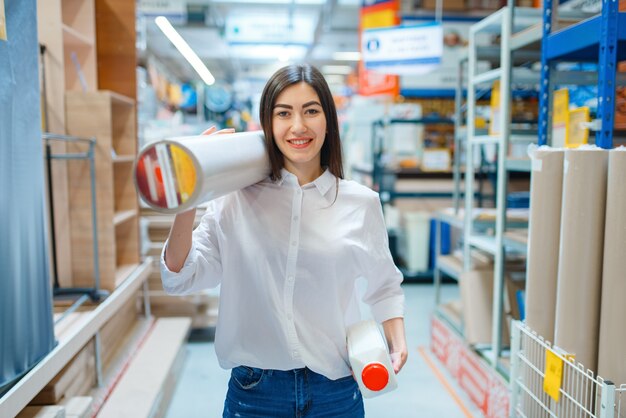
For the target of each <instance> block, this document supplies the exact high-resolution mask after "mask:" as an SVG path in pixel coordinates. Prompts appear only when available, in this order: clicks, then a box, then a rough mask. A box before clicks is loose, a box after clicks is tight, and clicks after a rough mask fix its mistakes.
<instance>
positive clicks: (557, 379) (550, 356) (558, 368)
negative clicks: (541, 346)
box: [543, 349, 563, 402]
mask: <svg viewBox="0 0 626 418" xmlns="http://www.w3.org/2000/svg"><path fill="white" fill-rule="evenodd" d="M562 382H563V359H562V358H560V357H559V356H558V355H556V354H555V353H554V352H552V351H551V350H549V349H546V370H545V373H544V377H543V390H544V392H546V393H547V394H548V396H550V397H551V398H552V399H554V401H555V402H558V401H559V396H560V389H561V384H562Z"/></svg>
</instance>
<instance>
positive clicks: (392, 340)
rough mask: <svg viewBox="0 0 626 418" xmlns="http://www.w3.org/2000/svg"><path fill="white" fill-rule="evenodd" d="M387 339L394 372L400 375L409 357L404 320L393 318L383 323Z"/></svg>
mask: <svg viewBox="0 0 626 418" xmlns="http://www.w3.org/2000/svg"><path fill="white" fill-rule="evenodd" d="M383 330H384V331H385V338H386V339H387V345H388V346H389V355H390V357H391V363H392V365H393V371H394V372H395V373H396V374H398V373H400V370H402V367H403V366H404V364H405V363H406V360H407V358H408V356H409V353H408V350H407V348H406V337H405V335H404V318H391V319H388V320H386V321H385V322H383Z"/></svg>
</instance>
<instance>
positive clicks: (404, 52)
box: [361, 22, 443, 75]
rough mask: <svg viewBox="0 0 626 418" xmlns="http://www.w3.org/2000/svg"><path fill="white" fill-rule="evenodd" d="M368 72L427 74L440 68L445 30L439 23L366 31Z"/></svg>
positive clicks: (363, 42)
mask: <svg viewBox="0 0 626 418" xmlns="http://www.w3.org/2000/svg"><path fill="white" fill-rule="evenodd" d="M361 53H362V57H363V62H364V64H365V68H366V69H368V70H373V71H377V72H381V73H385V74H399V75H407V74H426V73H429V72H431V71H433V70H435V69H436V68H438V67H439V66H440V65H441V57H442V55H443V30H442V27H441V24H439V23H435V22H432V23H426V24H422V25H418V26H395V27H389V28H380V29H368V30H365V31H363V36H362V38H361Z"/></svg>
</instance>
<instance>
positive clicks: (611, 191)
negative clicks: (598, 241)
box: [598, 148, 626, 417]
mask: <svg viewBox="0 0 626 418" xmlns="http://www.w3.org/2000/svg"><path fill="white" fill-rule="evenodd" d="M624 179H626V148H619V149H615V150H612V151H610V152H609V175H608V183H607V200H606V228H605V232H604V264H603V269H602V271H603V273H602V304H601V306H602V308H601V313H600V345H599V348H598V374H599V375H600V376H602V377H603V378H605V379H608V380H611V381H612V382H614V383H615V384H616V385H620V384H624V383H626V323H625V321H626V301H625V300H624V299H625V298H626V187H625V186H624ZM622 414H623V415H620V417H622V416H626V408H624V405H623V401H622Z"/></svg>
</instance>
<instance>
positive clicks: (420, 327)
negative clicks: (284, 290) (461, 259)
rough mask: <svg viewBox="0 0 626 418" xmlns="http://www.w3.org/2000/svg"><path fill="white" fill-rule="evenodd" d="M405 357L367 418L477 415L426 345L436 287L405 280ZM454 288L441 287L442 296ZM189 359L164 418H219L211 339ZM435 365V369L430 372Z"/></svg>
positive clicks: (222, 387) (220, 391) (219, 376)
mask: <svg viewBox="0 0 626 418" xmlns="http://www.w3.org/2000/svg"><path fill="white" fill-rule="evenodd" d="M403 287H404V291H405V294H406V318H405V324H406V328H407V343H408V346H409V359H408V361H407V364H406V365H405V367H404V369H403V370H402V372H401V373H400V374H399V375H398V386H399V387H398V389H397V390H396V391H394V392H391V393H389V394H386V395H383V396H380V397H378V398H374V399H366V400H365V410H366V417H367V418H383V417H384V418H468V417H476V418H478V417H480V416H481V415H480V413H479V412H478V410H477V408H475V407H474V406H473V404H472V403H471V402H470V400H469V398H468V397H467V396H466V395H465V393H463V392H462V391H461V389H460V388H459V387H458V385H457V384H456V382H454V381H453V380H452V378H451V377H450V375H449V374H448V373H447V372H446V370H445V369H444V368H443V366H442V365H441V364H440V363H439V362H438V361H437V359H436V358H435V357H434V356H433V355H432V354H431V352H430V350H429V349H428V345H429V342H430V336H429V332H430V327H429V324H430V322H429V321H430V315H431V312H432V311H433V307H434V299H435V298H434V289H433V286H432V285H429V284H405V285H403ZM457 293H458V288H457V287H456V286H443V288H442V295H443V298H444V300H448V299H450V298H452V297H455V294H457ZM187 350H188V351H187V358H186V360H185V365H184V368H183V372H182V375H181V377H180V380H179V383H178V386H177V388H176V391H175V393H174V398H173V399H172V402H171V405H170V408H169V410H168V413H167V418H217V417H220V416H221V414H222V407H223V403H224V398H225V396H226V389H227V384H228V378H229V376H230V371H226V370H223V369H221V368H220V367H219V365H218V363H217V359H216V357H215V351H214V348H213V343H188V344H187ZM433 367H434V370H433Z"/></svg>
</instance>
